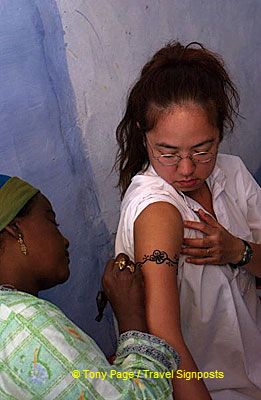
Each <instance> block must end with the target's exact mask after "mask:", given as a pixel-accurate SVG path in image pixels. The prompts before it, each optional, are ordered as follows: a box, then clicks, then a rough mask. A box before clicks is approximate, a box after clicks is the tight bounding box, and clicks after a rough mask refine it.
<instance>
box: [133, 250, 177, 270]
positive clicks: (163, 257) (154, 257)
mask: <svg viewBox="0 0 261 400" xmlns="http://www.w3.org/2000/svg"><path fill="white" fill-rule="evenodd" d="M147 261H152V262H155V263H156V264H163V263H166V264H167V265H169V266H170V267H175V265H178V262H179V259H178V257H177V256H176V255H175V257H174V259H173V260H172V259H171V258H169V256H168V254H167V253H166V252H165V251H161V250H154V251H153V253H152V254H151V255H149V256H148V255H145V256H144V257H143V261H140V262H137V263H136V264H135V265H136V267H142V265H143V264H145V263H146V262H147Z"/></svg>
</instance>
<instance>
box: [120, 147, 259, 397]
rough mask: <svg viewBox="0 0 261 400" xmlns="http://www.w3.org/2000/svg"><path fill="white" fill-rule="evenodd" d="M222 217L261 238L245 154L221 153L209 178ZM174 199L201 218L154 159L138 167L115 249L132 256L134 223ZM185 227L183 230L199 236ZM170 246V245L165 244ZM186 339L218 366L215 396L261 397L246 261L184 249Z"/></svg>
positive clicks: (184, 212) (210, 366) (203, 363)
mask: <svg viewBox="0 0 261 400" xmlns="http://www.w3.org/2000/svg"><path fill="white" fill-rule="evenodd" d="M207 184H208V186H209V189H210V191H211V193H212V198H213V208H214V212H215V215H216V217H217V220H218V222H219V223H220V224H221V225H223V226H224V227H225V228H226V229H227V230H228V231H229V232H231V233H232V234H233V235H235V236H237V237H240V238H242V239H245V240H247V241H250V242H255V243H261V189H260V187H259V186H258V184H257V183H256V182H255V180H254V179H253V178H252V176H251V174H250V173H249V172H248V171H247V169H246V167H245V166H244V164H243V162H242V161H241V159H240V158H239V157H236V156H231V155H225V154H219V155H218V158H217V162H216V166H215V168H214V170H213V172H212V174H211V175H210V177H209V178H208V179H207ZM158 201H166V202H168V203H171V204H173V205H174V206H175V207H176V208H177V209H178V210H179V212H180V214H181V216H182V218H183V219H184V220H185V219H186V220H192V221H193V220H194V221H198V220H199V218H198V216H197V214H196V213H195V211H197V210H198V209H199V208H201V209H202V206H200V205H199V204H198V203H197V202H196V201H194V200H193V199H191V198H189V197H187V196H185V195H184V194H183V193H181V192H178V191H177V190H175V189H174V188H173V187H172V186H171V185H170V184H168V183H167V182H166V181H164V180H163V179H162V178H161V177H160V176H158V175H157V173H156V172H155V170H154V169H153V167H152V166H149V168H148V169H147V171H145V172H142V173H139V174H137V175H136V176H135V177H134V178H133V179H132V182H131V184H130V186H129V188H128V190H127V192H126V194H125V196H124V199H123V202H122V206H121V217H120V222H119V226H118V231H117V236H116V254H118V253H120V252H124V253H126V254H128V255H129V257H130V258H131V259H134V238H133V232H134V222H135V220H136V218H137V217H138V216H139V214H140V213H141V212H142V211H143V210H144V209H145V208H146V207H147V206H148V205H149V204H152V203H155V202H158ZM201 235H202V233H201V232H199V231H196V230H191V229H187V228H186V229H185V237H187V238H195V237H201ZM162 250H164V249H162ZM178 271H179V272H178V286H179V296H180V309H181V324H182V333H183V337H184V340H185V342H186V344H187V346H188V348H189V349H190V352H191V354H192V356H193V358H194V359H195V361H196V363H197V365H198V368H199V370H200V371H206V372H210V371H216V370H217V371H220V372H223V373H224V378H223V379H221V378H219V379H211V378H208V379H205V383H206V384H207V386H208V389H209V390H210V392H211V396H212V398H213V399H214V400H245V399H256V400H260V399H261V305H260V301H259V299H258V297H257V294H256V288H255V278H254V276H252V275H251V274H250V273H249V272H248V271H247V270H246V269H245V268H244V267H241V268H238V269H235V270H233V269H232V268H231V267H229V266H228V265H224V266H218V265H197V266H194V265H192V264H189V263H187V262H186V261H185V256H182V255H181V256H180V259H179V268H178Z"/></svg>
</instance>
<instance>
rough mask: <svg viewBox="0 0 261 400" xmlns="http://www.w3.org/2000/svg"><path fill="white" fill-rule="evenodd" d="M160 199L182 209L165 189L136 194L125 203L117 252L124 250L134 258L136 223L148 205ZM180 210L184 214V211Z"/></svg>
mask: <svg viewBox="0 0 261 400" xmlns="http://www.w3.org/2000/svg"><path fill="white" fill-rule="evenodd" d="M159 201H163V202H166V203H170V204H172V205H174V206H175V207H177V209H180V205H179V204H178V202H177V201H176V200H175V199H174V198H173V197H172V196H171V195H170V193H168V192H165V191H164V190H162V193H151V192H147V193H146V192H145V193H142V194H140V195H136V196H135V195H134V196H133V197H132V199H131V200H130V201H129V202H124V203H123V206H122V209H121V216H120V222H119V225H118V230H117V235H116V240H115V254H119V253H121V252H124V253H126V254H127V255H128V256H129V257H130V258H131V259H132V260H133V259H134V234H133V232H134V223H135V221H136V219H137V218H138V216H139V215H140V214H141V213H142V211H143V210H144V209H145V208H146V207H148V206H149V205H150V204H153V203H156V202H159ZM179 211H180V212H181V214H182V211H181V210H179Z"/></svg>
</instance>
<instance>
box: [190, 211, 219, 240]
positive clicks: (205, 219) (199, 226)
mask: <svg viewBox="0 0 261 400" xmlns="http://www.w3.org/2000/svg"><path fill="white" fill-rule="evenodd" d="M197 215H198V216H199V218H200V220H201V221H200V222H199V221H184V226H185V228H190V229H196V230H198V231H200V232H203V233H205V234H206V235H210V234H211V233H212V232H213V228H218V227H219V223H218V222H217V221H216V220H215V219H214V218H213V217H211V215H209V214H207V213H205V212H204V211H203V210H201V209H200V210H199V211H198V212H197Z"/></svg>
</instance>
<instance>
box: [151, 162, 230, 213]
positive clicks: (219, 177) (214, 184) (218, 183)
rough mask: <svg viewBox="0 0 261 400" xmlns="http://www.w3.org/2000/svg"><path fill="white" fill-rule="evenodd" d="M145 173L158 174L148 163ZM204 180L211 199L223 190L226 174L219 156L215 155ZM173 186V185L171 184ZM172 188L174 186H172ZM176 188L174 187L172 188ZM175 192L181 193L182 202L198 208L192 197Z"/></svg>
mask: <svg viewBox="0 0 261 400" xmlns="http://www.w3.org/2000/svg"><path fill="white" fill-rule="evenodd" d="M146 175H149V176H158V174H157V172H156V171H155V169H154V168H153V166H152V165H151V164H150V165H149V167H148V169H147V171H146ZM206 182H207V184H208V187H209V189H210V191H211V193H212V196H213V201H214V200H216V199H217V197H218V196H219V195H220V193H222V192H223V190H224V188H225V185H226V175H225V173H224V171H223V170H222V167H221V166H220V161H219V157H218V156H217V161H216V165H215V167H214V169H213V171H212V173H211V175H210V176H209V177H208V178H207V179H206ZM171 187H172V188H173V186H171ZM173 189H174V188H173ZM174 190H176V189H174ZM176 192H177V193H178V194H179V195H181V197H182V198H183V200H184V202H185V203H186V205H187V206H188V207H190V208H192V209H198V206H196V204H193V203H195V202H194V201H192V199H191V198H190V197H188V196H186V195H185V194H184V193H183V192H181V191H179V190H176Z"/></svg>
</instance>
